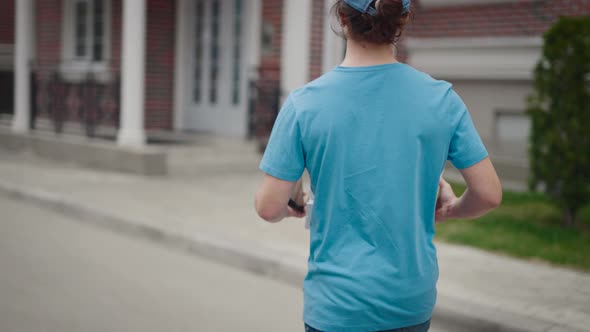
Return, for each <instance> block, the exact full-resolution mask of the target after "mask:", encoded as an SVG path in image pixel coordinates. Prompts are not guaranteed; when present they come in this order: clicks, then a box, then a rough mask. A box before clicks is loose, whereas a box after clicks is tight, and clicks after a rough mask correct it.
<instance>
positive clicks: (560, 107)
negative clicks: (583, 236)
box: [528, 16, 590, 225]
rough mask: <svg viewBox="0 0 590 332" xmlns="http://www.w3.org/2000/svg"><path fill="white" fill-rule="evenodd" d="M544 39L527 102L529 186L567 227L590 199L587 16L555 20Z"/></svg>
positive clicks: (589, 25)
mask: <svg viewBox="0 0 590 332" xmlns="http://www.w3.org/2000/svg"><path fill="white" fill-rule="evenodd" d="M544 41H545V43H544V48H543V55H542V58H541V60H540V61H539V63H538V64H537V67H536V69H535V73H534V74H535V78H534V80H535V85H534V86H535V91H534V93H533V95H532V96H531V97H530V98H529V105H528V113H529V114H530V116H531V120H532V130H531V136H530V149H529V153H530V166H531V167H530V168H531V179H530V187H531V189H533V190H536V189H538V188H539V187H541V188H543V189H544V190H545V191H546V192H547V193H548V194H549V195H551V196H552V197H553V198H554V199H555V200H556V202H557V203H558V204H559V205H560V207H561V208H562V209H563V213H564V223H565V224H566V225H571V224H573V223H574V221H575V217H576V213H577V211H578V210H579V209H580V208H581V207H582V206H584V205H585V204H588V203H590V16H582V17H568V18H561V19H560V20H559V21H558V22H557V23H556V24H555V25H554V26H553V27H552V28H551V29H550V30H549V31H547V33H545V36H544Z"/></svg>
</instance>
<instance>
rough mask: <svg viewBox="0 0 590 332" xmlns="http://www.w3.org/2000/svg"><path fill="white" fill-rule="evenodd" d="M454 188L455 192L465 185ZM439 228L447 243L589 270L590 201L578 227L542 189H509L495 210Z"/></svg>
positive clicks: (581, 214) (438, 236) (458, 192)
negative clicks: (565, 220) (568, 223)
mask: <svg viewBox="0 0 590 332" xmlns="http://www.w3.org/2000/svg"><path fill="white" fill-rule="evenodd" d="M453 188H454V190H455V192H456V193H457V195H459V194H460V193H461V192H463V190H465V187H464V186H461V185H458V184H453ZM436 232H437V234H436V238H437V239H438V240H442V241H445V242H450V243H458V244H465V245H469V246H474V247H478V248H482V249H485V250H491V251H495V252H499V253H504V254H508V255H512V256H516V257H521V258H526V259H531V260H541V261H545V262H549V263H553V264H557V265H564V266H568V267H573V268H577V269H582V270H586V271H590V206H589V207H587V208H585V209H583V210H582V211H581V212H580V217H579V220H578V225H576V227H575V228H564V227H562V226H561V212H560V210H559V208H557V207H556V206H555V205H554V204H553V203H552V202H551V201H550V200H549V199H548V198H547V197H546V196H545V195H543V194H538V193H515V192H505V193H504V198H503V201H502V205H501V206H500V207H499V208H498V209H497V210H495V211H493V212H491V213H490V214H488V215H486V216H484V217H482V218H480V219H477V220H452V221H447V222H444V223H441V224H438V225H437V228H436Z"/></svg>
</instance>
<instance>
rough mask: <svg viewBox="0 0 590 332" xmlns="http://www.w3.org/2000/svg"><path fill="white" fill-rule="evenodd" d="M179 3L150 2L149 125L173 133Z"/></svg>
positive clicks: (146, 72)
mask: <svg viewBox="0 0 590 332" xmlns="http://www.w3.org/2000/svg"><path fill="white" fill-rule="evenodd" d="M175 4H176V1H170V0H148V2H147V30H146V31H147V40H146V50H147V53H146V71H145V83H146V84H145V94H146V95H145V125H146V128H148V129H172V118H173V96H174V92H173V89H174V48H175V46H174V41H175V27H176V26H175V16H176V6H175Z"/></svg>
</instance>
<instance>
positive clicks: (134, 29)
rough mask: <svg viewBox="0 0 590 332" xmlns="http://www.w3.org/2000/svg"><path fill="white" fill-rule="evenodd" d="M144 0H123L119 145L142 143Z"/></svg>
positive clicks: (139, 145) (143, 141)
mask: <svg viewBox="0 0 590 332" xmlns="http://www.w3.org/2000/svg"><path fill="white" fill-rule="evenodd" d="M145 24H146V6H145V0H124V1H123V38H122V41H121V46H122V47H123V49H122V60H121V121H120V128H119V134H118V137H117V142H118V143H119V145H123V146H130V147H141V146H143V145H144V144H145V130H144V104H145V37H146V34H145V30H146V26H145Z"/></svg>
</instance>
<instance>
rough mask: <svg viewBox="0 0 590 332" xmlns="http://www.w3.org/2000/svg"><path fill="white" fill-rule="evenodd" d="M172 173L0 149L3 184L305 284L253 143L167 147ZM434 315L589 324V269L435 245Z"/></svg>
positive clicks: (588, 327)
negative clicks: (267, 205) (271, 220)
mask: <svg viewBox="0 0 590 332" xmlns="http://www.w3.org/2000/svg"><path fill="white" fill-rule="evenodd" d="M169 153H170V156H169V158H170V159H169V160H170V173H171V175H170V176H167V177H159V178H158V177H141V176H135V175H128V174H118V173H108V172H100V171H94V170H88V169H83V168H80V167H77V166H76V165H65V164H61V163H56V162H51V161H47V160H40V159H37V158H35V157H32V156H30V155H27V154H15V153H12V152H8V151H1V152H0V192H3V193H4V194H7V195H11V196H14V197H19V198H23V199H27V200H30V201H33V202H35V203H39V204H43V205H45V206H47V207H50V208H52V209H57V210H60V211H61V212H64V213H68V214H71V215H75V216H79V217H82V218H81V219H84V220H88V221H92V222H95V223H97V224H100V225H102V226H107V227H111V228H114V229H117V230H119V231H124V232H127V233H130V234H133V235H140V236H144V237H147V238H150V239H152V240H154V241H158V242H160V243H162V244H165V245H168V246H172V247H176V248H181V249H184V250H188V251H191V252H193V253H196V254H199V255H202V256H204V257H206V258H209V259H214V260H217V261H221V262H224V263H227V264H230V265H233V266H237V267H240V268H243V269H246V270H249V271H252V272H255V273H260V274H264V275H267V276H269V277H272V278H276V279H279V280H282V281H285V282H289V283H292V284H295V285H300V284H301V281H302V278H303V276H304V274H305V269H306V258H307V252H308V249H307V247H308V243H309V235H308V233H307V231H306V230H305V229H304V226H303V221H300V220H285V221H284V222H282V223H279V224H267V223H265V222H262V221H261V220H260V219H258V218H257V216H256V214H255V211H254V209H253V195H254V192H255V191H256V189H257V186H258V184H259V180H260V178H261V175H260V174H259V172H258V171H257V168H256V167H257V163H258V155H257V154H256V153H255V148H254V146H250V145H247V144H243V143H233V142H231V141H221V140H220V141H218V140H214V141H210V142H208V143H207V144H205V145H202V146H184V147H183V146H180V147H178V146H177V147H172V148H169ZM438 249H439V262H440V270H441V272H440V281H439V284H438V289H439V300H438V307H437V313H436V317H437V319H440V320H445V319H447V320H457V321H461V322H462V324H464V325H466V326H473V329H472V330H473V331H484V330H485V331H552V332H556V331H590V274H586V273H581V272H575V271H571V270H567V269H561V268H555V267H551V266H548V265H544V264H538V263H530V262H525V261H520V260H515V259H512V258H507V257H503V256H499V255H494V254H490V253H486V252H483V251H479V250H475V249H471V248H466V247H461V246H454V245H449V244H444V243H438Z"/></svg>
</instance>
